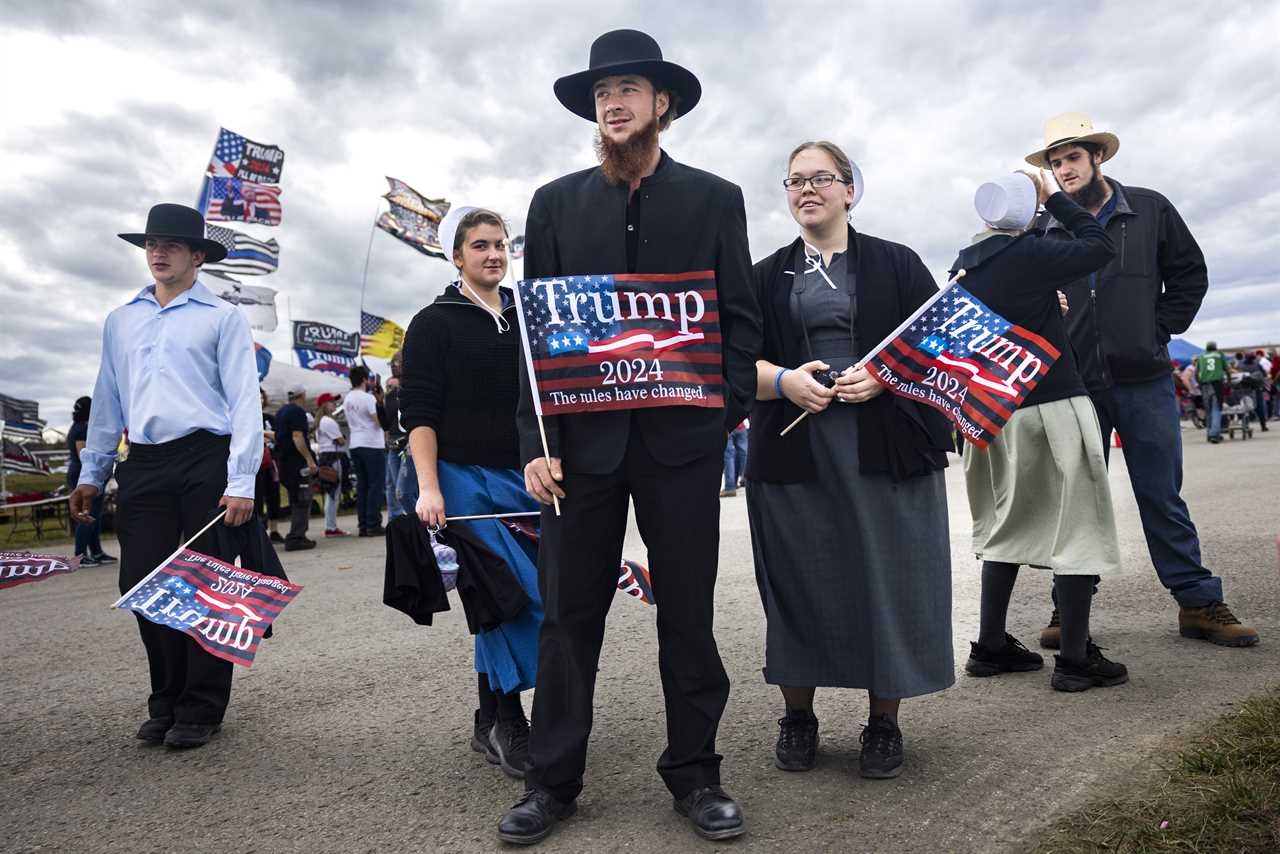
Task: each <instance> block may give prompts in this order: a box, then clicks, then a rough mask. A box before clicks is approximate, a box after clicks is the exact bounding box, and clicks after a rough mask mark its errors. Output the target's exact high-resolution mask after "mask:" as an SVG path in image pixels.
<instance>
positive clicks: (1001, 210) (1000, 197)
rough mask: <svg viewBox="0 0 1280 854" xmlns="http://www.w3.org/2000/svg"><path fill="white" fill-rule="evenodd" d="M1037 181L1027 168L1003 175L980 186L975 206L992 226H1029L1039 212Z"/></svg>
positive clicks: (979, 213)
mask: <svg viewBox="0 0 1280 854" xmlns="http://www.w3.org/2000/svg"><path fill="white" fill-rule="evenodd" d="M1036 196H1037V193H1036V185H1035V182H1034V181H1032V180H1031V176H1030V175H1027V174H1026V173H1024V172H1014V173H1012V174H1009V175H1001V176H1000V177H999V178H996V179H994V180H992V181H988V182H986V183H985V184H983V185H982V186H980V187H978V192H976V193H974V194H973V206H974V208H975V209H977V211H978V216H980V217H982V220H983V222H985V223H986V224H987V225H989V226H991V227H992V228H999V229H1015V228H1026V227H1027V226H1029V225H1030V224H1031V220H1032V219H1033V218H1034V217H1035V215H1036V201H1037V199H1036Z"/></svg>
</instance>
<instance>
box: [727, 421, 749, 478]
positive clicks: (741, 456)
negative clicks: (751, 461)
mask: <svg viewBox="0 0 1280 854" xmlns="http://www.w3.org/2000/svg"><path fill="white" fill-rule="evenodd" d="M746 470H747V430H746V428H745V427H739V428H738V429H736V430H734V431H733V432H732V433H730V434H729V440H728V441H727V442H725V445H724V488H725V489H737V488H738V478H740V477H742V473H743V472H745V471H746Z"/></svg>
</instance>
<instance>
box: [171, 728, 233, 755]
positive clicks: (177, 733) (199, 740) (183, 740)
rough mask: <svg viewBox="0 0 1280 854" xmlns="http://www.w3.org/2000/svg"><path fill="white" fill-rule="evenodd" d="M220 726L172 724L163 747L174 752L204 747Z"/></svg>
mask: <svg viewBox="0 0 1280 854" xmlns="http://www.w3.org/2000/svg"><path fill="white" fill-rule="evenodd" d="M220 729H222V724H174V725H173V726H172V727H170V728H169V731H168V732H167V733H165V736H164V746H165V747H172V748H173V749H175V750H190V749H191V748H193V747H204V746H205V745H206V744H208V743H209V739H211V738H213V734H214V733H215V732H217V731H218V730H220Z"/></svg>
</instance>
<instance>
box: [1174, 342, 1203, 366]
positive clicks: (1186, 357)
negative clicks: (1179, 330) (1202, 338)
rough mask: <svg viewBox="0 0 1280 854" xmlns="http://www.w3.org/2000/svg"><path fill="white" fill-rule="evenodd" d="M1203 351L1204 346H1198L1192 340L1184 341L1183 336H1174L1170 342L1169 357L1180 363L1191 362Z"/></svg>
mask: <svg viewBox="0 0 1280 854" xmlns="http://www.w3.org/2000/svg"><path fill="white" fill-rule="evenodd" d="M1203 352H1204V348H1203V347H1197V346H1196V345H1195V344H1192V343H1191V342H1190V341H1183V340H1182V339H1181V338H1174V339H1173V340H1171V341H1170V342H1169V358H1170V359H1173V361H1175V362H1177V363H1178V364H1179V365H1186V364H1188V363H1190V361H1191V360H1192V359H1193V358H1195V357H1196V355H1198V354H1200V353H1203Z"/></svg>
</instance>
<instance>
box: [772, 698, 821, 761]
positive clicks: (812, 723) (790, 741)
mask: <svg viewBox="0 0 1280 854" xmlns="http://www.w3.org/2000/svg"><path fill="white" fill-rule="evenodd" d="M774 753H775V758H774V760H773V764H774V765H777V766H778V767H779V768H780V769H782V770H783V771H809V770H811V769H812V768H813V766H814V765H815V764H816V763H817V761H818V718H817V716H816V715H814V713H813V712H811V711H809V712H804V711H797V710H795V709H787V715H786V717H783V718H779V719H778V745H777V747H776V748H774Z"/></svg>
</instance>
